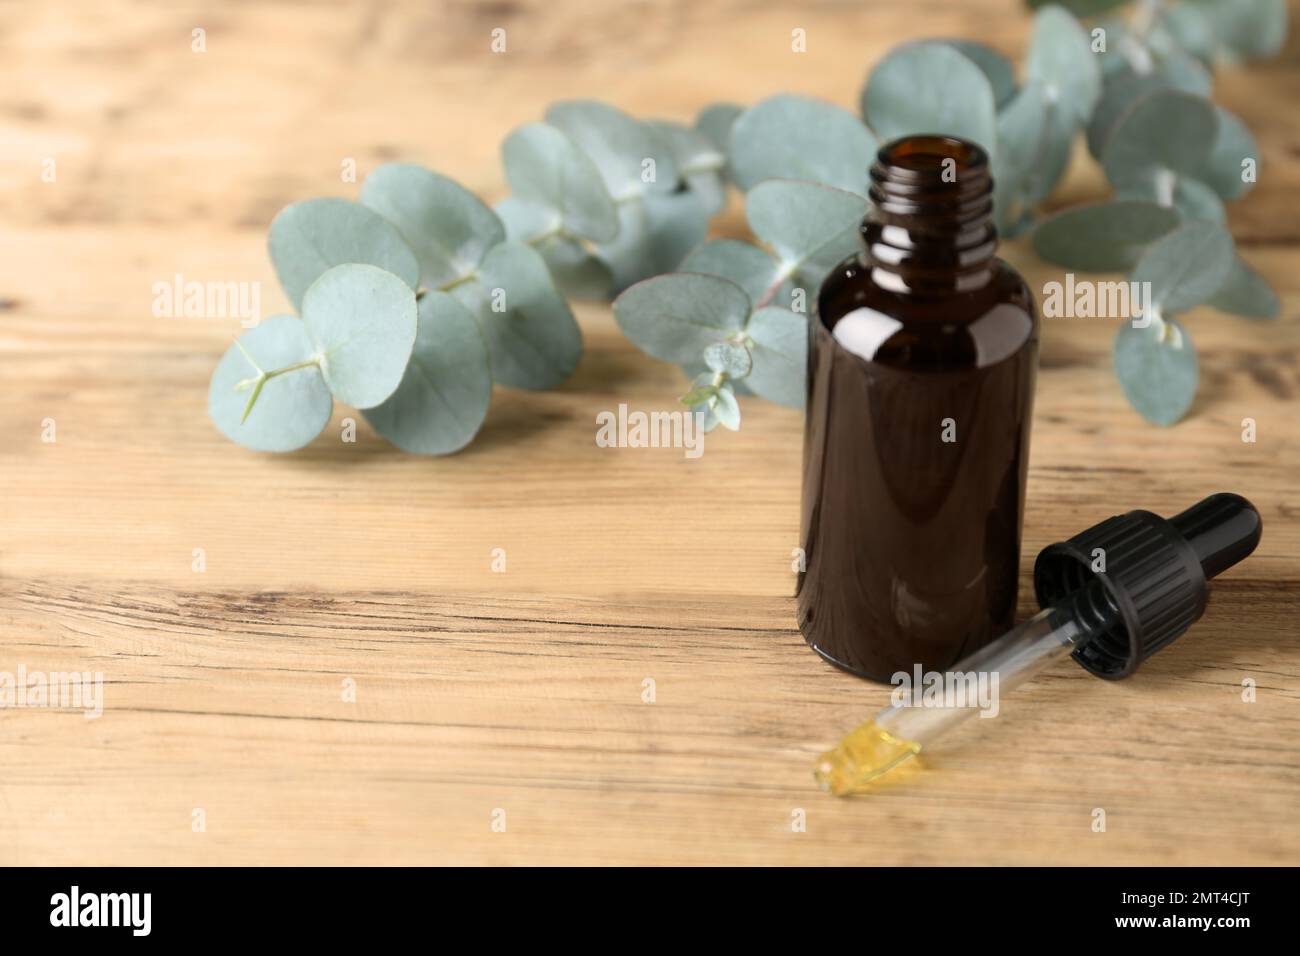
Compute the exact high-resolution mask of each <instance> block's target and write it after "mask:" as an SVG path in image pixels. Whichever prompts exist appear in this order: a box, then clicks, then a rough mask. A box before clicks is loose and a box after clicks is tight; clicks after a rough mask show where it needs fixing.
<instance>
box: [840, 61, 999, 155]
mask: <svg viewBox="0 0 1300 956" xmlns="http://www.w3.org/2000/svg"><path fill="white" fill-rule="evenodd" d="M862 115H863V117H864V118H865V119H866V121H867V125H868V126H870V127H871V129H872V130H873V131H874V132H875V134H876V135H877V136H879V137H880V138H881V139H882V140H891V139H896V138H897V137H899V136H908V135H911V134H914V133H941V134H944V135H948V136H960V137H962V138H964V139H968V140H971V141H972V142H975V143H978V144H979V145H981V146H983V147H984V148H985V149H986V150H987V151H988V152H989V153H990V154H993V153H995V152H996V149H997V109H996V107H995V103H994V98H993V88H992V87H991V86H990V85H989V81H988V79H987V78H986V77H985V76H984V73H983V71H981V70H980V68H979V67H978V66H976V65H975V63H974V62H972V61H971V59H970V58H969V57H967V56H966V55H965V54H963V53H960V52H958V51H957V50H955V49H954V48H953V47H951V46H949V45H948V44H947V43H942V42H939V41H924V42H921V43H908V44H905V45H904V46H901V47H897V48H896V49H894V50H893V51H892V52H890V53H889V54H887V55H886V56H885V58H884V59H883V60H881V61H880V63H879V64H878V65H877V66H876V68H875V69H874V70H873V71H872V72H871V75H870V76H869V77H868V78H867V85H866V87H865V88H864V89H863V91H862Z"/></svg>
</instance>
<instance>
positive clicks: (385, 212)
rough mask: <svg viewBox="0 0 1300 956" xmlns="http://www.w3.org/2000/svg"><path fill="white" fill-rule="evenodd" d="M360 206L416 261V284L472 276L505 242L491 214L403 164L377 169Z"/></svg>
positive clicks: (453, 187) (442, 180)
mask: <svg viewBox="0 0 1300 956" xmlns="http://www.w3.org/2000/svg"><path fill="white" fill-rule="evenodd" d="M361 201H362V202H363V203H365V204H366V205H367V206H369V207H370V208H371V209H373V210H375V211H376V212H378V213H379V214H380V215H381V216H383V217H384V218H385V219H387V220H388V221H389V222H391V223H392V224H393V225H395V226H396V227H397V228H398V230H399V231H400V232H401V234H402V236H403V237H404V238H405V239H406V244H407V245H408V246H410V247H411V250H412V251H413V252H414V253H415V257H416V258H417V259H418V260H419V262H420V281H421V282H422V283H423V284H424V285H426V286H429V287H431V288H441V287H443V286H446V285H448V284H450V283H452V282H456V281H458V280H460V279H464V278H465V277H466V276H469V275H472V274H473V272H474V269H475V267H476V266H478V264H479V263H480V262H481V261H482V260H483V256H484V255H485V254H486V253H487V251H488V250H489V249H491V248H492V247H493V246H495V245H496V244H497V243H499V242H501V241H503V240H504V239H505V237H506V231H505V227H504V226H502V224H501V220H500V219H498V218H497V215H496V213H494V212H493V211H492V210H491V209H489V208H488V207H487V206H486V205H485V204H484V203H483V201H482V200H481V199H479V198H478V197H477V196H475V195H474V194H473V193H472V192H470V191H469V190H468V189H466V188H465V187H464V186H461V185H460V184H459V183H457V182H456V181H455V180H452V179H448V178H447V177H446V176H440V175H438V174H437V173H434V172H430V171H429V170H427V169H425V168H423V167H421V166H414V165H410V164H406V163H388V164H386V165H383V166H380V167H379V168H378V169H376V170H375V171H374V172H373V173H371V174H370V175H369V176H368V177H366V181H365V184H364V185H363V186H362V187H361Z"/></svg>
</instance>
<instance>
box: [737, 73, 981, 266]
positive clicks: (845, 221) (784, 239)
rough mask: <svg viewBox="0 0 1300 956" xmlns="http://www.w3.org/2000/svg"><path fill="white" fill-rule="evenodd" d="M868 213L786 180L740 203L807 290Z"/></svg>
mask: <svg viewBox="0 0 1300 956" xmlns="http://www.w3.org/2000/svg"><path fill="white" fill-rule="evenodd" d="M948 52H950V53H953V54H954V55H956V56H960V54H957V53H955V51H952V50H949V51H948ZM980 82H983V77H982V76H981V78H980ZM867 209H868V205H867V201H866V200H865V199H863V198H862V197H861V196H858V195H856V194H854V193H850V192H845V191H844V190H842V189H832V188H831V187H830V186H819V185H817V184H815V183H804V182H796V181H794V180H789V179H769V180H767V181H766V182H763V183H760V184H759V185H757V186H755V187H754V188H753V189H752V190H750V192H749V196H748V198H747V200H746V202H745V213H746V216H747V217H748V219H749V227H750V229H752V230H753V232H754V235H756V236H757V237H758V238H759V239H761V240H762V241H763V242H765V243H767V244H768V245H769V246H771V247H772V250H773V251H774V252H775V253H776V254H777V256H778V257H780V260H781V266H780V271H779V273H778V274H779V275H785V276H795V275H796V274H798V275H799V276H800V277H801V278H803V279H804V280H806V281H807V282H808V283H809V285H810V286H811V287H812V288H817V287H818V286H819V285H820V284H821V280H822V279H823V278H825V276H826V274H827V273H828V272H829V271H830V270H831V269H833V268H834V267H835V266H836V265H838V264H839V263H840V262H842V261H843V260H844V259H846V258H847V257H848V256H850V255H851V254H853V253H854V252H856V251H857V250H858V248H859V244H858V226H859V225H860V224H861V222H862V219H863V217H864V216H865V215H866V214H867Z"/></svg>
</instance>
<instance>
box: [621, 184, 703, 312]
mask: <svg viewBox="0 0 1300 956" xmlns="http://www.w3.org/2000/svg"><path fill="white" fill-rule="evenodd" d="M618 214H619V215H618V221H619V232H618V238H617V239H615V240H614V241H613V242H610V243H602V244H600V245H598V246H597V247H596V254H597V255H598V256H599V257H600V259H601V260H602V261H603V262H604V263H605V264H606V265H607V266H608V267H609V269H610V272H611V273H612V274H613V277H614V289H615V290H616V291H619V292H621V291H622V290H624V289H626V288H627V287H628V286H630V285H631V284H632V283H634V282H639V281H640V280H641V279H644V278H646V277H647V276H652V275H658V274H660V273H663V272H671V271H672V270H674V269H676V268H677V267H678V266H679V265H681V263H682V260H683V259H685V258H686V256H687V254H688V253H690V251H691V250H692V249H694V248H695V247H696V246H697V245H699V244H700V243H701V242H703V241H704V237H705V236H706V235H707V234H708V231H709V214H708V211H707V210H706V209H705V207H704V206H703V204H702V203H701V202H700V199H699V197H698V196H696V195H695V194H694V193H691V192H681V193H674V194H671V195H666V196H665V195H658V194H651V195H648V196H646V197H644V198H643V199H639V200H631V201H629V202H625V203H623V204H622V205H621V206H620V207H619V210H618Z"/></svg>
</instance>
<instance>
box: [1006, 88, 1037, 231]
mask: <svg viewBox="0 0 1300 956" xmlns="http://www.w3.org/2000/svg"><path fill="white" fill-rule="evenodd" d="M1047 119H1048V113H1047V107H1046V104H1045V103H1044V102H1043V98H1042V94H1041V93H1040V91H1039V89H1038V87H1037V86H1036V85H1034V84H1030V85H1029V86H1026V87H1024V88H1023V89H1021V90H1020V91H1019V92H1018V93H1016V94H1015V95H1014V96H1013V97H1012V99H1011V102H1009V103H1008V104H1007V106H1006V108H1005V109H1003V110H1002V112H1001V113H999V114H998V151H997V154H996V157H995V159H994V161H993V183H994V198H995V202H996V205H997V214H998V231H999V232H1000V233H1002V234H1004V235H1006V234H1008V232H1009V230H1010V229H1011V228H1013V227H1014V226H1015V225H1016V224H1017V223H1019V222H1020V221H1021V220H1022V219H1023V217H1024V215H1025V212H1026V209H1025V207H1026V206H1028V205H1031V204H1032V199H1030V198H1029V197H1030V195H1031V194H1032V193H1033V192H1035V186H1034V180H1035V179H1036V178H1037V176H1038V174H1039V173H1040V172H1041V171H1042V168H1043V159H1044V151H1045V150H1046V148H1047V145H1048V144H1047V141H1046V137H1047V135H1048V130H1047V128H1046V124H1047Z"/></svg>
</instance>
